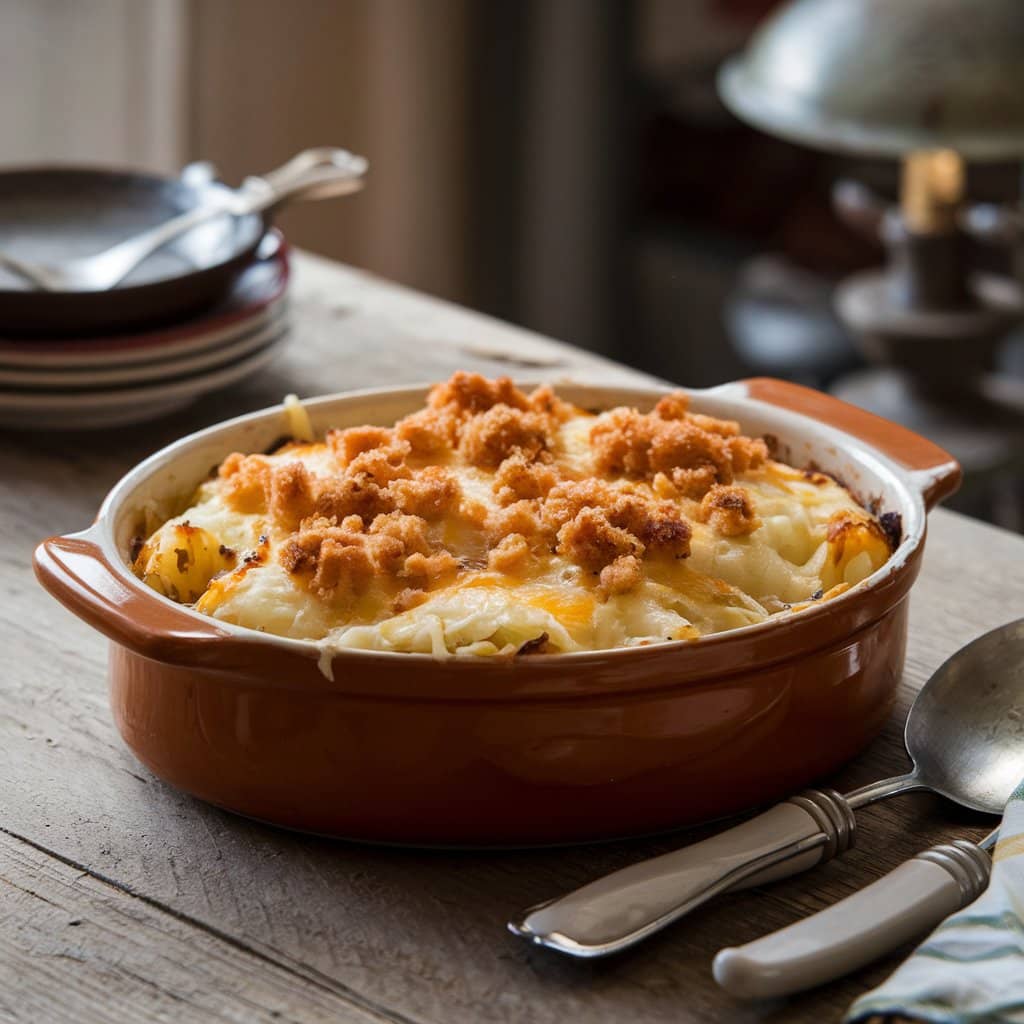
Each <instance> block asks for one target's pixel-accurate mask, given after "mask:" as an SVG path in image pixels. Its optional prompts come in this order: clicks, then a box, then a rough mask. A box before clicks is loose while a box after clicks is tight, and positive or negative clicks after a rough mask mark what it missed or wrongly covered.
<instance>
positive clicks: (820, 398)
mask: <svg viewBox="0 0 1024 1024" xmlns="http://www.w3.org/2000/svg"><path fill="white" fill-rule="evenodd" d="M741 383H742V384H743V385H745V386H746V389H747V394H748V395H749V396H750V397H751V398H754V399H757V400H758V401H760V402H767V403H768V404H769V405H779V406H782V407H783V408H786V409H792V410H793V412H798V413H801V414H802V415H804V416H809V417H811V418H812V419H816V420H820V421H821V422H822V423H827V424H828V425H829V426H832V427H836V428H837V429H839V430H842V431H843V432H844V433H847V434H852V435H853V436H854V437H857V438H860V439H861V440H862V441H866V442H867V443H868V444H870V445H871V446H872V447H874V448H877V449H878V451H880V452H882V454H883V455H887V456H888V457H889V458H890V459H892V460H893V461H894V462H897V463H899V464H900V465H901V466H903V468H904V469H906V470H908V471H909V473H910V477H911V480H912V481H913V483H914V484H915V485H916V486H917V488H918V489H919V490H920V491H921V496H922V497H923V498H924V503H925V506H926V507H927V508H928V509H932V508H934V507H935V506H936V505H937V504H938V503H939V502H940V501H942V500H944V499H945V498H948V497H949V496H950V495H952V494H955V493H956V491H957V489H958V488H959V486H960V480H961V477H962V475H963V474H962V472H961V470H960V464H959V463H958V462H957V461H956V459H954V458H953V456H952V455H950V454H949V452H947V451H946V450H945V449H944V448H940V447H939V446H938V445H937V444H935V443H934V442H932V441H929V440H928V439H927V438H926V437H922V436H921V435H920V434H915V433H914V432H913V431H912V430H908V429H907V428H906V427H901V426H900V425H899V424H898V423H893V422H892V421H891V420H886V419H883V418H882V417H881V416H876V415H875V414H874V413H873V412H868V411H867V410H865V409H859V408H857V406H855V405H850V404H849V403H848V402H843V401H841V400H840V399H838V398H833V397H832V396H831V395H826V394H824V393H822V392H821V391H814V390H813V389H812V388H805V387H804V386H803V385H801V384H792V383H790V382H789V381H785V380H776V379H775V378H773V377H753V378H751V379H749V380H745V381H741Z"/></svg>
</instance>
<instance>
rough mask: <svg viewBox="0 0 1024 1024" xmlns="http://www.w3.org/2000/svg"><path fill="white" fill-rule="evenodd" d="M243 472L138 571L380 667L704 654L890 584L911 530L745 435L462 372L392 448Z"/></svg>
mask: <svg viewBox="0 0 1024 1024" xmlns="http://www.w3.org/2000/svg"><path fill="white" fill-rule="evenodd" d="M287 408H288V410H289V417H290V423H291V434H292V437H293V439H292V440H290V441H288V442H286V443H284V444H282V445H280V446H279V447H277V448H276V449H275V450H274V451H272V452H270V453H269V454H243V453H238V452H236V453H234V454H231V455H229V456H228V457H227V458H226V459H224V460H223V462H222V463H221V464H220V466H219V467H218V468H217V469H216V471H215V473H214V474H213V475H212V476H211V478H210V479H208V480H206V481H204V482H203V483H202V484H200V486H199V488H198V490H197V491H196V493H195V494H194V495H193V496H192V498H191V500H190V501H189V502H188V507H187V508H185V510H184V511H182V512H181V513H180V514H178V515H175V516H173V517H172V518H169V519H167V520H166V521H165V522H162V523H159V524H158V521H154V522H151V523H150V524H148V526H147V528H146V530H145V531H144V534H143V535H140V537H139V538H138V540H137V543H136V550H135V551H134V552H133V555H134V558H133V568H134V571H135V573H136V574H137V575H138V576H139V577H140V578H141V579H143V580H144V581H145V582H146V583H147V584H148V585H149V586H150V587H152V588H154V589H155V590H157V591H159V592H160V593H162V594H164V595H165V596H167V597H169V598H171V599H172V600H174V601H178V602H181V603H185V604H190V605H193V606H194V607H195V608H196V609H197V610H198V611H200V612H203V613H206V614H208V615H211V616H213V617H215V618H217V619H221V620H224V621H226V622H231V623H235V624H237V625H240V626H246V627H249V628H252V629H256V630H262V631H266V632H269V633H274V634H278V635H280V636H285V637H293V638H299V639H308V640H317V641H321V642H322V645H323V648H324V650H325V652H330V651H333V650H335V649H338V648H361V649H372V650H383V651H403V652H419V653H427V654H433V655H435V656H437V657H445V656H448V655H465V656H485V655H512V654H529V653H559V652H570V651H592V650H603V649H607V648H613V647H622V646H631V645H637V644H652V643H659V642H664V641H668V640H686V639H693V638H697V637H700V636H703V635H706V634H709V633H717V632H721V631H724V630H729V629H734V628H736V627H739V626H746V625H750V624H753V623H758V622H762V621H764V620H766V619H768V618H770V617H771V616H775V615H784V614H791V613H794V612H799V611H800V610H801V609H802V608H805V607H808V606H809V605H810V604H812V603H814V602H817V601H826V600H829V599H830V598H833V597H835V596H836V595H838V594H841V593H843V592H844V591H845V590H847V589H848V588H849V587H851V586H854V585H855V584H857V583H858V582H860V581H861V580H862V579H864V578H865V577H867V576H869V575H870V574H871V573H873V572H874V571H875V570H876V569H878V568H879V567H880V566H881V565H882V564H883V563H884V562H885V561H886V560H887V559H888V557H889V555H890V553H891V551H892V549H893V546H894V543H895V541H896V540H897V539H898V538H896V537H893V536H892V534H893V533H894V532H895V531H894V530H893V524H892V523H889V522H884V521H880V520H879V519H878V518H876V517H875V516H874V515H872V514H871V513H870V512H869V511H867V510H866V509H864V508H863V507H861V505H859V504H858V502H857V501H856V500H855V499H854V498H853V496H852V495H851V494H850V492H849V491H847V490H846V489H845V488H844V487H843V486H841V485H840V483H838V482H837V481H836V480H834V479H833V478H832V477H830V476H828V475H827V474H825V473H822V472H818V471H816V470H813V469H811V470H801V469H796V468H794V467H792V466H789V465H787V464H785V463H784V462H781V461H778V460H777V459H775V458H772V455H771V452H770V450H769V445H768V443H767V442H766V440H765V439H761V438H751V437H745V436H743V435H742V433H741V432H740V427H739V425H738V424H737V423H735V422H733V421H728V420H718V419H713V418H711V417H708V416H704V415H700V414H698V413H693V412H690V411H689V409H688V407H687V397H686V396H685V395H684V394H682V393H676V394H671V395H667V396H665V397H664V398H662V399H661V400H660V401H659V402H658V404H657V405H656V406H655V408H654V409H653V410H652V411H650V412H640V411H638V410H636V409H632V408H625V407H621V408H616V409H612V410H610V411H606V412H592V411H588V410H584V409H581V408H578V407H576V406H574V405H571V404H569V403H567V402H565V401H563V400H562V399H560V398H559V396H558V395H557V393H556V392H555V391H554V390H553V389H552V388H550V387H541V388H539V389H537V390H535V391H533V392H532V393H526V392H524V391H522V390H520V389H519V388H517V387H515V386H514V385H513V383H512V382H511V381H510V380H508V379H504V378H503V379H498V380H487V379H485V378H484V377H481V376H479V375H476V374H469V373H457V374H455V375H454V376H453V377H452V378H451V379H450V380H449V381H447V382H446V383H443V384H438V385H437V386H436V387H434V388H433V389H432V390H431V392H430V394H429V396H428V399H427V402H426V406H425V407H424V408H423V409H421V410H419V411H417V412H415V413H413V414H411V415H409V416H406V417H405V418H404V419H401V420H399V421H398V422H397V423H396V424H394V425H393V426H391V427H381V426H365V427H353V428H349V429H344V430H331V431H329V432H328V433H327V435H326V437H325V438H324V439H323V440H322V441H320V440H316V439H315V438H314V437H313V433H312V430H311V429H310V426H309V421H308V418H307V417H306V416H305V413H304V411H303V409H302V407H301V405H299V404H298V403H292V404H291V405H290V406H288V407H287Z"/></svg>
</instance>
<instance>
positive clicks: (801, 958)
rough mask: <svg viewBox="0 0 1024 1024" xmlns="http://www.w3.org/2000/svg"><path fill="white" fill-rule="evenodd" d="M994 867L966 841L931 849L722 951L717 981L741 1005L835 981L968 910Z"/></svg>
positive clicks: (718, 961)
mask: <svg viewBox="0 0 1024 1024" xmlns="http://www.w3.org/2000/svg"><path fill="white" fill-rule="evenodd" d="M991 865H992V862H991V861H990V860H989V857H988V855H987V854H986V853H985V852H984V851H983V850H981V849H979V848H978V847H977V846H975V845H974V843H968V842H965V841H963V840H957V841H956V842H953V843H949V844H946V845H943V846H936V847H933V848H932V849H930V850H925V852H924V853H919V854H918V855H917V856H916V857H915V858H914V859H913V860H908V861H907V862H906V863H905V864H901V865H900V866H899V867H898V868H896V870H895V871H890V872H889V874H887V875H885V876H884V877H882V878H880V879H879V880H878V881H877V882H873V883H872V884H871V885H869V886H866V887H865V888H863V889H861V890H860V891H859V892H856V893H854V894H853V895H852V896H848V897H847V898H846V899H845V900H840V901H839V902H838V903H835V904H833V905H832V906H831V907H829V908H828V909H827V910H822V911H820V912H819V913H817V914H812V915H811V916H810V917H805V918H804V919H803V920H802V921H797V922H796V923H795V924H791V925H790V926H789V927H788V928H782V929H780V930H779V931H777V932H772V933H771V934H770V935H765V936H764V937H763V938H760V939H756V940H755V941H754V942H748V943H747V944H746V945H745V946H739V947H737V948H735V949H723V950H722V951H721V952H720V953H719V954H718V956H716V957H715V961H714V967H713V970H714V975H715V980H716V981H717V982H718V984H719V985H721V986H722V988H724V989H725V990H726V991H727V992H729V993H731V994H732V995H734V996H738V997H739V998H741V999H769V998H773V997H775V996H783V995H788V994H789V993H791V992H799V991H801V990H803V989H805V988H810V987H811V986H813V985H820V984H822V983H823V982H826V981H832V980H833V979H835V978H839V977H841V976H842V975H844V974H847V973H849V972H850V971H853V970H856V969H857V968H858V967H863V966H864V965H865V964H867V963H870V962H871V961H872V960H875V959H877V958H878V957H880V956H882V955H883V954H885V953H888V952H890V951H891V950H893V949H895V948H896V947H897V946H901V945H902V944H903V943H904V942H907V941H909V940H910V939H913V938H914V937H915V936H917V935H921V934H923V933H924V932H927V931H929V930H930V929H932V928H934V927H935V925H937V924H938V923H939V922H940V921H942V920H943V919H944V918H946V917H948V916H949V915H950V914H952V913H953V912H954V911H957V910H959V909H960V908H961V907H965V906H967V904H968V903H971V902H972V901H973V900H974V899H976V898H977V896H978V894H979V893H981V891H982V890H983V889H984V888H985V887H986V885H988V878H989V873H990V871H991Z"/></svg>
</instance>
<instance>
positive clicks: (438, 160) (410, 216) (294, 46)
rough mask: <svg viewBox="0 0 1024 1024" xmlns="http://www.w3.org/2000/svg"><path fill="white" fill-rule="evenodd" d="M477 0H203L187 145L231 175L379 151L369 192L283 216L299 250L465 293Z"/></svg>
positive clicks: (198, 1)
mask: <svg viewBox="0 0 1024 1024" xmlns="http://www.w3.org/2000/svg"><path fill="white" fill-rule="evenodd" d="M470 3H471V0H430V2H429V3H424V2H423V0H346V2H345V3H324V2H321V0H292V2H289V3H281V2H280V0H217V2H216V3H208V2H204V0H193V2H192V3H191V5H190V18H189V23H190V52H191V55H192V72H191V83H192V93H191V106H190V114H189V119H188V120H189V126H190V127H189V141H188V148H189V153H190V156H191V157H193V158H198V157H204V158H207V159H211V160H213V161H214V162H215V163H216V164H217V166H218V167H219V168H220V169H221V170H222V172H223V173H224V176H225V178H226V180H228V181H234V180H238V179H239V178H241V177H242V176H243V175H244V174H246V173H251V172H252V171H253V170H268V169H270V168H271V167H274V166H276V165H277V164H279V163H281V162H282V161H283V160H285V159H286V158H287V157H289V156H290V155H292V154H293V153H295V152H296V151H298V150H300V149H303V148H305V147H308V146H318V145H330V144H333V145H342V146H345V147H346V148H349V149H352V150H354V151H357V152H360V153H363V154H365V155H367V156H368V157H369V158H370V162H371V173H370V178H369V183H368V185H367V188H366V189H365V191H364V192H362V193H360V194H359V195H357V196H354V197H352V198H350V199H345V200H340V201H338V202H329V203H321V204H316V205H311V206H308V207H297V208H295V209H294V210H290V211H288V212H287V213H286V214H285V215H284V216H283V225H284V228H285V230H286V232H287V233H288V234H289V235H290V236H291V237H293V238H294V239H295V240H297V241H298V242H299V243H300V244H302V245H305V246H308V247H310V248H313V249H315V250H317V251H318V252H323V253H326V254H327V255H330V256H334V257H336V258H338V259H342V260H345V261H346V262H350V263H355V264H357V265H359V266H364V267H368V268H370V269H372V270H373V271H375V272H376V273H380V274H383V275H384V276H386V277H391V278H394V279H396V280H399V281H402V282H404V283H406V284H410V285H412V286H414V287H416V288H421V289H424V290H426V291H429V292H433V293H434V294H436V295H441V296H444V297H446V298H451V299H455V300H461V301H467V300H468V299H469V298H470V296H469V294H468V290H467V270H466V267H467V260H468V256H467V251H466V231H465V224H466V220H467V217H468V190H467V184H466V159H467V157H466V136H467V132H466V118H467V109H468V103H469V94H470V83H469V82H468V76H467V66H468V58H467V43H466V32H467V24H468V8H469V6H470Z"/></svg>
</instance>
